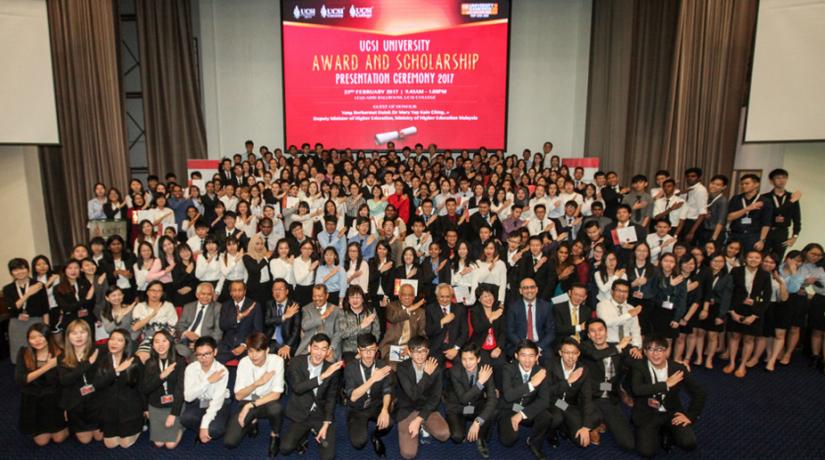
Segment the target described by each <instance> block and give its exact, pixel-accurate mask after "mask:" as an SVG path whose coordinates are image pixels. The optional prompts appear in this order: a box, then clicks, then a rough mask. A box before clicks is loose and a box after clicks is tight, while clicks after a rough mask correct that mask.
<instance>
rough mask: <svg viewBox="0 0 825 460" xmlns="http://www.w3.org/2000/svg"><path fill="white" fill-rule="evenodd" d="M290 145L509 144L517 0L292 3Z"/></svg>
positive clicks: (287, 34)
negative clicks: (511, 20) (513, 7)
mask: <svg viewBox="0 0 825 460" xmlns="http://www.w3.org/2000/svg"><path fill="white" fill-rule="evenodd" d="M281 18H282V19H281V33H282V35H283V40H282V43H283V73H284V79H283V82H284V83H283V85H284V125H285V126H284V131H285V139H286V144H287V145H296V146H300V145H301V144H303V143H312V144H314V143H316V142H320V143H322V144H324V146H326V147H328V148H332V147H335V148H347V147H349V148H353V149H370V150H384V149H387V148H388V142H393V143H394V144H395V146H396V148H398V149H400V148H401V147H403V146H410V147H412V146H414V145H415V144H417V143H422V144H423V145H425V146H426V145H428V144H430V143H435V144H437V145H438V147H439V148H440V149H441V148H451V149H461V148H472V149H476V148H478V147H480V146H484V147H487V148H489V149H499V148H502V149H503V148H505V146H506V143H507V139H506V138H507V133H506V129H507V72H508V43H509V18H510V2H509V1H487V2H478V1H467V0H464V1H460V0H372V1H364V0H358V1H351V2H340V1H338V2H330V1H324V0H318V1H311V0H301V1H298V0H283V1H282V14H281Z"/></svg>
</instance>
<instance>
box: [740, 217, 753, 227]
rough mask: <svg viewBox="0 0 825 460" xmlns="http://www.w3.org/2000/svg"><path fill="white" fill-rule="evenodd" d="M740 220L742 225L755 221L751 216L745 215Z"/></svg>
mask: <svg viewBox="0 0 825 460" xmlns="http://www.w3.org/2000/svg"><path fill="white" fill-rule="evenodd" d="M740 222H741V223H742V225H750V224H751V223H753V219H751V218H750V217H747V216H745V217H743V218H742V220H741V221H740Z"/></svg>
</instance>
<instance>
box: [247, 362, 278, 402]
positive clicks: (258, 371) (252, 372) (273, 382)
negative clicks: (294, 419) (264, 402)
mask: <svg viewBox="0 0 825 460" xmlns="http://www.w3.org/2000/svg"><path fill="white" fill-rule="evenodd" d="M270 371H274V373H275V375H273V376H272V378H271V379H269V380H268V381H267V382H266V383H264V384H263V385H261V386H259V387H257V388H255V389H254V390H252V393H250V394H248V395H247V396H246V397H245V398H244V399H243V400H244V401H255V400H256V399H258V398H262V397H264V396H266V395H268V394H269V393H272V392H275V393H283V392H284V359H283V358H281V357H280V356H278V355H276V354H272V353H269V354H267V355H266V361H265V362H264V365H263V366H261V367H258V366H256V365H255V364H253V363H252V360H251V359H249V356H245V357H243V358H242V359H241V361H240V362H239V363H238V375H237V377H235V394H237V393H238V391H240V390H242V389H243V388H246V387H248V386H249V385H251V384H252V383H254V382H255V381H257V380H258V379H259V378H261V377H262V376H263V375H264V374H266V373H267V372H270Z"/></svg>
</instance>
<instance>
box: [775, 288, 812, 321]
mask: <svg viewBox="0 0 825 460" xmlns="http://www.w3.org/2000/svg"><path fill="white" fill-rule="evenodd" d="M807 315H808V298H807V297H805V296H804V295H798V294H791V295H790V297H788V300H786V301H785V302H782V303H780V304H779V305H777V308H776V309H775V310H774V316H773V319H774V327H776V328H777V329H786V330H787V329H790V328H791V327H804V326H805V317H806V316H807Z"/></svg>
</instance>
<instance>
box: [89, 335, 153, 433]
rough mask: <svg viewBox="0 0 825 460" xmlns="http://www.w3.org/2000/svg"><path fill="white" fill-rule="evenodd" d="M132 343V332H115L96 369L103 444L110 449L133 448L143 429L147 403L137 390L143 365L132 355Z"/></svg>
mask: <svg viewBox="0 0 825 460" xmlns="http://www.w3.org/2000/svg"><path fill="white" fill-rule="evenodd" d="M131 343H132V339H131V337H130V334H129V331H127V330H125V329H115V330H114V331H112V334H111V335H110V336H109V341H108V342H106V352H105V353H104V354H103V356H101V359H100V363H99V365H98V367H97V376H96V378H95V388H97V390H98V391H99V392H100V396H99V397H100V400H101V402H100V428H101V430H102V431H103V444H104V445H105V446H106V447H107V448H109V449H114V448H115V447H122V448H124V449H126V448H128V447H132V445H133V444H134V443H135V441H137V439H138V436H140V433H141V431H142V429H143V411H144V408H145V406H146V404H145V401H144V399H143V395H142V394H141V393H140V390H139V388H138V385H139V384H140V380H141V374H142V373H143V365H142V364H141V362H140V360H136V359H135V357H134V356H132V353H131V352H130V349H131Z"/></svg>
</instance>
